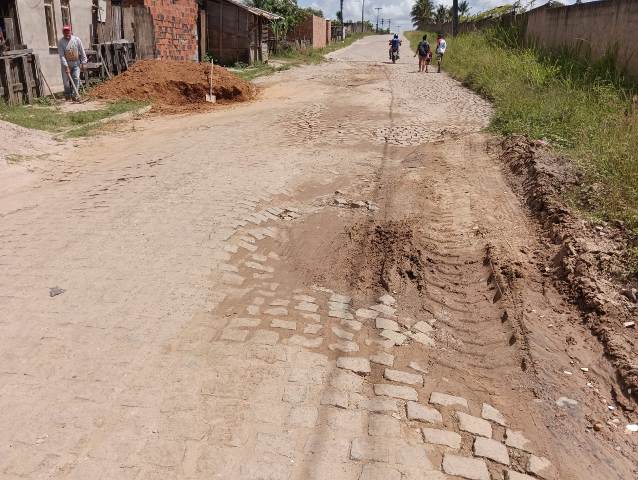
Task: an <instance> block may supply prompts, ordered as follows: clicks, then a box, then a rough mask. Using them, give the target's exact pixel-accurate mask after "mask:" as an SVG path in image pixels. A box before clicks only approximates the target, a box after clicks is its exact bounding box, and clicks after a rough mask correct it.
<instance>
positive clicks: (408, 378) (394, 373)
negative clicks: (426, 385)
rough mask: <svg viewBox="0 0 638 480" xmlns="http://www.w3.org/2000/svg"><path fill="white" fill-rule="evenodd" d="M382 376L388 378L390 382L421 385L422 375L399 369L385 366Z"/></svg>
mask: <svg viewBox="0 0 638 480" xmlns="http://www.w3.org/2000/svg"><path fill="white" fill-rule="evenodd" d="M383 376H384V378H385V379H386V380H390V381H392V382H400V383H407V384H408V385H419V386H423V376H422V375H417V374H415V373H408V372H402V371H401V370H392V369H389V368H386V369H385V371H384V372H383Z"/></svg>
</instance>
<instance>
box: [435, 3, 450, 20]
mask: <svg viewBox="0 0 638 480" xmlns="http://www.w3.org/2000/svg"><path fill="white" fill-rule="evenodd" d="M449 18H450V10H449V9H447V8H445V5H439V6H438V7H437V9H436V11H435V12H434V23H445V22H447V21H448V20H449Z"/></svg>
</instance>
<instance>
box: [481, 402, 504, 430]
mask: <svg viewBox="0 0 638 480" xmlns="http://www.w3.org/2000/svg"><path fill="white" fill-rule="evenodd" d="M481 417H483V418H484V419H485V420H491V421H492V422H494V423H498V424H499V425H502V426H505V425H506V423H505V417H503V414H501V412H499V411H498V410H497V409H495V408H494V407H493V406H492V405H490V404H488V403H484V404H483V408H482V409H481Z"/></svg>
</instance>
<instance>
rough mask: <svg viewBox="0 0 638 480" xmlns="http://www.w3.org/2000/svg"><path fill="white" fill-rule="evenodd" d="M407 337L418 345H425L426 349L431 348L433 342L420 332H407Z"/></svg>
mask: <svg viewBox="0 0 638 480" xmlns="http://www.w3.org/2000/svg"><path fill="white" fill-rule="evenodd" d="M408 336H409V337H410V338H411V339H412V340H414V341H415V342H418V343H420V344H421V345H425V346H426V347H433V346H434V344H435V342H434V339H433V338H432V337H430V336H428V335H426V334H425V333H421V332H416V333H414V332H408Z"/></svg>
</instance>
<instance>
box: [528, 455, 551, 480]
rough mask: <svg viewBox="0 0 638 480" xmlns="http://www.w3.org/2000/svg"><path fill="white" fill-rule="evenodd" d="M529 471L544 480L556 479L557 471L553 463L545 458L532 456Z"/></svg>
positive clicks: (529, 461)
mask: <svg viewBox="0 0 638 480" xmlns="http://www.w3.org/2000/svg"><path fill="white" fill-rule="evenodd" d="M527 471H528V472H529V473H533V474H534V475H536V476H537V477H540V478H542V479H543V480H555V478H556V470H555V469H554V467H553V466H552V462H550V461H549V460H548V459H546V458H545V457H537V456H536V455H530V457H529V460H528V461H527Z"/></svg>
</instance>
